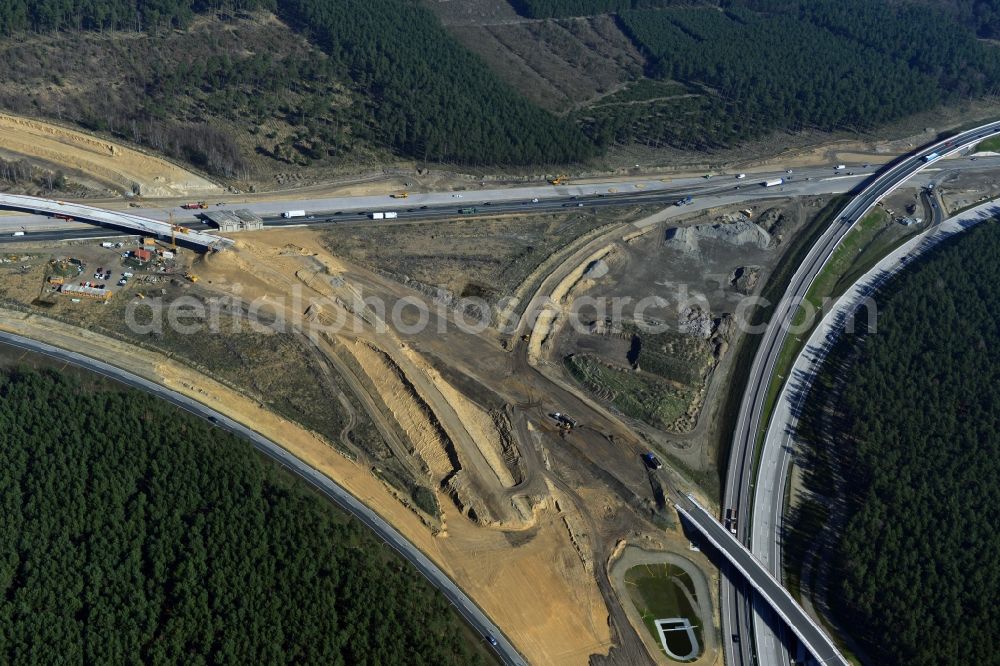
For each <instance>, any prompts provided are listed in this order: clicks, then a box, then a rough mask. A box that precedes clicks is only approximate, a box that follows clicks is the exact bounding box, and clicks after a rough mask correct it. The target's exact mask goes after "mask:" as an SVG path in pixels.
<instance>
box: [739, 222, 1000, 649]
mask: <svg viewBox="0 0 1000 666" xmlns="http://www.w3.org/2000/svg"><path fill="white" fill-rule="evenodd" d="M996 211H997V204H996V202H988V203H985V204H982V205H980V206H977V207H976V208H974V209H971V210H969V211H966V212H964V213H962V214H960V215H957V216H955V217H952V218H949V219H948V220H947V221H945V222H943V223H941V224H935V225H933V226H930V227H929V228H928V229H927V230H926V231H924V232H923V233H921V234H919V235H918V236H916V237H914V238H912V239H910V240H909V241H907V242H906V243H904V244H903V245H901V246H900V247H898V248H896V249H895V250H893V251H892V252H891V253H889V254H888V255H886V256H885V257H883V258H882V259H881V260H880V261H879V262H878V263H877V264H876V265H875V266H873V267H872V268H871V269H869V270H868V271H867V272H866V273H865V274H864V275H862V276H861V277H860V278H858V280H856V281H855V282H854V284H853V285H851V286H850V287H849V288H848V289H847V290H846V291H845V292H844V294H843V295H842V296H841V297H840V298H839V299H838V300H837V301H836V303H834V305H833V307H832V308H831V309H830V310H829V311H828V312H827V313H826V314H825V315H824V317H823V320H822V321H821V322H820V324H819V325H818V326H817V327H816V329H815V330H814V331H813V332H812V334H811V335H810V337H809V340H808V341H807V342H806V345H805V346H804V347H803V349H802V352H801V353H800V354H799V356H798V357H797V358H796V360H795V363H794V365H793V368H792V374H793V375H794V376H796V377H797V380H796V384H795V385H794V386H792V385H791V384H786V385H785V386H784V388H783V390H782V392H781V395H780V396H779V398H778V401H777V403H776V405H775V408H774V415H773V417H772V418H771V421H770V423H769V424H768V429H767V434H766V437H765V440H764V446H763V449H762V451H761V467H760V474H762V475H765V474H766V475H770V476H771V477H772V481H771V482H770V483H764V482H759V483H758V484H757V491H756V496H755V499H754V504H755V506H757V507H760V508H761V509H762V511H761V512H762V513H763V514H766V517H765V518H763V519H762V520H759V521H758V520H754V523H753V531H754V535H753V536H754V538H753V540H754V543H759V544H766V547H765V548H764V549H763V550H762V552H761V554H760V556H759V557H760V559H761V561H762V562H763V563H764V564H765V566H767V563H768V562H771V563H773V565H774V566H773V567H770V568H772V570H773V571H780V570H781V555H782V549H781V530H780V527H781V520H782V510H783V508H784V489H785V486H786V484H787V476H788V473H789V470H790V467H791V463H792V461H793V457H794V455H795V445H796V440H795V437H794V435H793V433H794V432H795V428H796V425H797V423H798V419H797V418H796V417H795V414H798V413H800V409H801V406H802V402H803V401H804V400H805V399H806V398H807V397H808V389H809V387H810V386H811V385H812V382H813V381H814V379H815V376H816V374H817V373H818V372H819V370H820V367H821V366H822V363H823V361H824V360H825V358H826V356H827V353H828V352H829V350H830V348H831V347H832V345H833V344H834V343H835V342H836V339H837V338H838V337H839V336H840V333H841V328H842V326H843V319H842V318H843V317H844V316H845V315H846V314H848V313H854V312H860V309H861V307H862V305H863V304H864V302H865V300H866V299H867V298H868V296H869V294H870V293H871V292H872V290H873V289H875V288H877V287H878V286H879V285H881V284H883V283H884V282H885V281H886V278H887V276H894V275H896V274H897V273H898V272H900V271H902V270H903V269H904V268H905V267H906V266H907V265H909V263H910V262H911V261H912V260H913V258H915V257H916V256H918V255H920V254H923V253H924V252H927V251H928V250H930V249H931V248H933V247H935V246H936V245H937V244H938V243H940V242H941V241H942V240H944V239H946V238H949V237H951V236H953V235H955V234H958V233H961V232H963V231H965V230H967V229H970V228H972V226H974V225H975V224H978V223H980V222H982V221H983V220H984V219H988V217H989V216H990V215H995V214H996ZM785 663H788V662H787V660H786V661H785Z"/></svg>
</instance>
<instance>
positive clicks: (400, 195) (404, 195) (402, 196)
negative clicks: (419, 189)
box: [389, 192, 410, 199]
mask: <svg viewBox="0 0 1000 666" xmlns="http://www.w3.org/2000/svg"><path fill="white" fill-rule="evenodd" d="M389 196H390V197H392V198H393V199H407V198H409V196H410V193H409V192H399V193H397V194H390V195H389Z"/></svg>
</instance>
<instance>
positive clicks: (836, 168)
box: [833, 164, 847, 171]
mask: <svg viewBox="0 0 1000 666" xmlns="http://www.w3.org/2000/svg"><path fill="white" fill-rule="evenodd" d="M846 168H847V165H846V164H838V165H837V166H835V167H833V170H834V171H843V170H844V169H846Z"/></svg>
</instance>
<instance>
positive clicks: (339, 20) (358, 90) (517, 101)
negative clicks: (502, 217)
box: [0, 0, 596, 176]
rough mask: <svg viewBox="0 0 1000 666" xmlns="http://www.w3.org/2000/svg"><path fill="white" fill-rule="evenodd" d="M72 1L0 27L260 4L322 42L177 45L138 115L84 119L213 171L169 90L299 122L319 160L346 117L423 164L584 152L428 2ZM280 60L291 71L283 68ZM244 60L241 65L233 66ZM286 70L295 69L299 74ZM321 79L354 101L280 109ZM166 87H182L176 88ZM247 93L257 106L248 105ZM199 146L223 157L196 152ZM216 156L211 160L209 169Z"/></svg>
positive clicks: (102, 25)
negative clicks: (178, 119) (274, 51)
mask: <svg viewBox="0 0 1000 666" xmlns="http://www.w3.org/2000/svg"><path fill="white" fill-rule="evenodd" d="M79 4H80V3H73V2H67V1H65V0H43V1H42V2H37V3H35V2H28V1H27V0H11V2H0V32H3V33H7V34H10V33H12V32H16V31H23V30H35V31H39V32H45V31H54V30H79V29H82V30H98V29H106V28H117V29H124V30H136V31H140V30H142V31H154V32H155V31H156V30H157V29H158V28H162V27H166V26H173V27H182V26H184V25H186V24H187V23H188V22H189V21H190V20H191V18H192V17H193V16H194V15H195V13H197V12H205V11H213V10H216V9H218V8H219V7H225V8H226V9H227V10H228V11H236V10H240V11H243V10H251V9H261V8H263V9H273V10H275V11H276V12H277V15H278V16H279V17H280V18H281V19H283V20H284V21H285V22H287V23H288V24H289V25H291V26H292V27H294V28H295V29H296V30H299V31H300V32H301V33H303V34H305V35H306V36H308V37H309V38H310V39H312V41H313V42H314V43H316V44H318V45H319V46H320V47H321V48H322V49H324V51H325V52H326V53H327V54H328V56H329V58H328V60H327V61H326V62H324V63H321V64H319V65H318V66H315V67H310V66H309V64H308V63H301V62H292V63H289V62H286V61H283V60H281V59H278V58H272V59H267V58H265V57H264V56H263V55H261V56H259V57H257V56H251V57H247V56H246V55H245V53H244V52H242V51H241V52H235V53H232V54H227V56H226V57H224V58H220V59H216V60H215V61H209V62H203V61H201V59H200V58H199V54H197V53H188V54H177V56H176V57H177V61H179V62H178V63H177V64H178V67H177V69H176V70H175V71H172V72H171V71H162V72H160V75H159V76H157V77H156V79H154V80H152V81H149V82H148V88H149V90H148V92H149V94H150V95H151V96H153V100H152V101H153V103H152V104H151V105H150V107H151V108H150V109H149V110H148V111H147V110H145V109H142V110H135V111H134V112H132V113H131V114H125V115H124V117H123V116H122V114H120V113H114V112H112V113H110V114H109V113H101V114H96V117H95V118H93V119H92V120H91V122H90V123H89V125H90V126H91V127H92V128H94V129H108V128H109V126H110V125H112V124H114V125H116V126H128V127H129V128H138V130H137V131H132V132H131V133H132V134H136V135H137V136H138V137H139V138H140V139H141V140H143V142H144V143H157V144H161V145H162V146H165V147H166V148H165V150H166V152H168V154H173V155H176V156H179V157H183V158H184V159H187V160H188V161H192V162H194V163H195V164H196V165H198V166H201V167H203V168H206V169H208V170H210V171H215V172H219V171H221V172H222V173H220V174H219V175H224V176H235V175H237V172H238V171H239V170H240V168H241V165H240V164H239V163H238V160H237V159H235V157H236V156H234V155H232V154H231V152H232V150H233V147H232V146H231V145H230V144H227V142H225V141H224V140H222V138H221V137H217V136H212V135H208V136H195V137H193V138H192V139H191V140H186V141H185V140H184V137H183V136H181V134H188V133H192V132H193V133H198V132H200V133H201V134H202V135H205V134H206V132H207V131H208V128H202V129H195V126H194V124H182V125H178V124H175V125H173V126H169V125H166V124H164V123H163V122H162V117H160V116H162V112H163V111H164V110H165V109H166V108H168V107H169V106H170V105H172V104H174V103H175V100H176V99H177V98H176V97H172V96H171V95H170V93H173V92H177V91H178V90H181V92H182V93H183V95H190V96H194V97H197V98H201V97H202V96H203V95H204V93H206V92H209V91H222V94H215V95H214V100H215V103H216V106H217V108H216V109H214V110H216V111H225V110H226V109H234V108H235V109H242V108H245V107H249V108H251V109H253V110H254V112H255V113H254V114H253V115H255V116H257V117H256V120H258V121H260V120H261V119H262V117H263V118H264V119H266V117H267V115H271V116H274V115H280V116H282V117H289V116H290V117H293V118H294V117H298V118H299V120H298V121H297V122H298V124H299V125H300V126H303V129H306V128H307V126H308V130H309V132H308V133H306V132H303V134H305V140H304V142H303V143H302V152H303V153H305V154H306V156H307V157H309V158H310V159H320V158H322V157H325V156H326V155H327V149H328V147H329V148H332V149H334V152H336V150H335V149H337V148H339V147H340V145H339V144H340V143H341V141H342V135H343V128H344V127H345V126H347V127H350V134H351V136H352V137H356V138H361V139H366V140H369V141H371V142H372V143H374V144H376V145H380V146H385V147H388V148H390V149H391V150H393V151H394V152H396V153H397V154H399V155H404V156H408V157H412V158H416V159H420V160H426V161H433V162H458V163H462V164H470V165H476V164H496V165H502V166H518V165H523V164H564V163H570V162H576V161H579V160H582V159H585V158H587V157H589V156H591V155H593V154H595V153H596V149H595V146H594V145H593V144H592V143H591V142H590V141H589V140H588V139H587V137H586V136H585V135H584V134H583V133H582V132H581V131H580V130H579V128H578V127H576V126H575V125H574V124H572V123H567V122H565V121H562V120H560V119H557V118H555V117H554V116H552V115H551V114H549V113H548V112H546V111H544V110H542V109H540V108H538V107H536V106H534V105H532V104H531V103H529V102H528V101H527V100H525V99H524V98H523V97H521V96H520V95H519V94H518V93H516V92H515V91H514V90H513V89H512V88H510V87H509V86H508V85H506V84H505V83H503V82H502V81H500V80H499V78H497V77H496V76H495V75H494V74H493V72H492V71H491V70H490V69H489V68H488V67H487V66H486V64H485V63H483V62H482V61H481V60H480V59H479V58H478V57H476V56H474V55H473V54H472V53H470V52H469V51H467V50H466V49H464V48H463V47H461V46H460V45H459V44H458V42H456V41H455V40H454V39H453V38H452V37H451V35H450V34H449V33H447V32H446V31H445V30H444V28H443V27H442V26H441V25H440V22H439V21H438V19H437V18H436V17H435V16H434V15H433V14H432V13H431V12H430V11H429V10H427V9H426V8H424V7H422V6H421V5H419V4H418V3H415V2H412V1H410V0H378V1H377V2H370V1H369V0H338V1H337V2H328V1H327V0H282V1H281V2H275V1H274V0H259V1H255V0H248V1H245V2H233V1H232V0H230V1H225V0H212V1H205V0H156V1H155V2H154V1H151V0H145V1H142V0H89V1H88V2H85V3H83V6H82V7H80V6H79ZM191 60H193V61H194V62H193V63H192V62H190V61H191ZM248 60H249V61H250V62H247V61H248ZM289 64H291V65H292V66H293V67H294V70H292V71H288V70H287V69H286V67H285V65H289ZM244 65H249V66H250V67H251V71H250V72H247V71H244V67H243V66H244ZM262 66H264V68H263V69H262ZM161 69H162V68H161ZM296 70H302V71H301V75H302V76H301V77H299V74H300V72H299V71H296ZM199 75H201V76H199ZM248 79H250V80H248ZM332 80H336V81H339V82H343V83H345V84H346V85H347V86H348V87H349V88H350V89H351V90H352V92H354V93H355V94H356V95H357V96H358V98H359V99H361V100H363V103H359V104H357V105H355V106H354V107H352V108H351V109H349V110H348V111H345V112H343V113H341V114H340V117H338V118H337V119H335V120H333V121H331V122H318V123H312V124H310V123H307V121H306V118H307V117H314V116H316V115H319V116H320V118H322V117H323V116H324V115H326V114H325V111H326V110H327V109H329V107H330V106H331V105H333V104H335V99H334V96H332V95H330V94H326V95H323V94H313V95H309V99H308V100H306V103H305V104H304V105H303V106H301V107H299V108H289V106H288V104H287V102H285V100H284V99H283V96H282V95H281V94H276V93H280V91H281V90H282V89H283V88H285V87H293V88H303V87H305V88H312V87H318V88H320V89H322V88H324V87H328V85H329V82H330V81H332ZM310 82H316V83H317V84H318V85H313V84H311V83H310ZM251 83H252V84H255V85H249V84H251ZM178 84H184V85H185V86H186V88H183V89H179V88H178V87H177V86H178ZM302 84H305V85H302ZM261 95H263V100H262V102H257V101H256V100H257V99H258V98H259V96H261ZM233 102H235V103H236V104H233ZM210 110H213V109H210ZM264 114H266V115H264ZM108 116H110V118H109V117H108ZM143 128H148V129H143ZM171 134H172V135H173V136H170V135H171ZM129 138H132V137H129ZM181 144H184V145H181ZM199 145H209V146H212V147H213V149H214V150H216V151H229V153H230V154H226V153H225V152H223V154H221V155H217V156H213V155H210V154H200V152H201V151H198V149H197V146H199ZM158 147H159V146H158ZM161 149H164V148H161ZM213 157H216V159H212V158H213ZM277 157H279V158H280V157H282V156H281V155H278V156H277ZM216 164H219V165H225V166H224V167H223V168H214V169H213V168H211V167H213V166H214V165H216Z"/></svg>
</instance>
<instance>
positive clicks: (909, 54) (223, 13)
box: [0, 0, 1000, 180]
mask: <svg viewBox="0 0 1000 666" xmlns="http://www.w3.org/2000/svg"><path fill="white" fill-rule="evenodd" d="M511 1H512V3H513V5H514V6H515V8H516V9H517V10H518V11H519V12H520V13H521V14H523V15H525V16H528V17H534V18H544V17H552V16H579V15H587V14H594V13H614V14H615V15H616V17H615V21H616V23H617V25H618V26H619V27H620V28H621V29H622V30H623V32H624V33H625V34H626V35H627V36H628V38H629V39H630V40H631V41H633V42H634V43H635V45H636V46H637V47H638V48H639V50H640V51H641V53H642V54H643V55H644V56H645V59H646V72H645V73H646V77H645V78H642V79H640V80H639V81H635V82H630V83H628V84H627V85H624V86H623V87H622V89H621V90H619V91H617V92H614V93H613V94H611V95H608V96H606V97H603V98H600V99H598V100H596V101H595V102H594V103H593V104H592V105H589V106H587V105H584V106H583V107H582V108H578V109H576V110H574V111H572V112H570V113H568V114H567V115H565V116H558V117H557V116H555V115H553V114H552V113H549V112H548V111H546V110H543V109H541V108H539V107H538V106H536V105H534V104H532V103H530V102H529V101H528V100H527V99H525V98H524V97H523V96H522V95H521V94H520V93H518V92H517V91H516V90H514V89H513V88H512V87H511V86H509V85H508V84H506V83H504V82H503V81H502V80H501V78H500V76H499V75H498V74H497V73H496V72H494V71H492V70H491V69H490V67H489V66H488V65H487V64H486V62H484V61H483V60H482V59H481V58H480V57H479V56H477V55H474V54H473V53H471V52H470V51H468V50H467V49H465V48H464V47H462V46H461V45H460V44H459V43H458V41H456V39H455V38H453V36H452V35H451V33H450V32H448V31H447V30H446V29H445V27H444V26H443V25H442V24H441V21H440V20H439V19H438V18H437V16H436V15H434V14H433V13H432V12H431V11H430V10H429V9H428V8H427V7H426V6H425V5H424V4H423V3H421V2H419V1H418V0H338V1H337V2H330V1H329V0H84V1H82V2H72V1H70V0H37V1H34V2H33V1H29V0H0V34H5V35H10V37H8V38H7V41H6V45H7V47H8V48H7V53H6V54H5V56H6V60H7V61H8V67H7V68H6V69H5V76H4V77H3V78H0V107H3V108H6V109H8V110H11V111H14V112H20V113H26V114H29V115H43V116H46V117H52V118H55V119H57V120H60V121H63V120H69V121H71V122H74V123H77V124H80V125H82V126H84V127H86V128H88V129H91V130H97V131H103V132H109V133H111V134H113V135H116V136H118V137H120V138H124V139H127V140H129V141H133V142H136V143H140V144H143V145H146V146H149V147H151V148H153V149H155V150H158V151H161V152H163V153H165V154H167V155H169V156H172V157H174V158H177V159H181V160H183V161H186V162H189V163H191V164H194V165H195V166H197V167H199V168H201V169H203V170H204V171H206V172H208V173H210V174H214V175H217V176H221V177H224V178H232V179H242V180H252V179H253V177H254V175H255V174H254V173H253V169H254V168H260V165H261V158H267V159H268V160H270V162H268V165H269V168H274V169H276V170H277V169H281V170H283V169H284V168H285V165H292V166H295V167H308V166H313V165H316V166H334V167H343V166H345V165H351V166H352V167H353V168H355V169H356V168H357V167H358V165H359V164H370V163H383V162H385V161H388V160H392V159H394V158H402V159H410V160H419V161H422V162H431V163H445V164H459V165H464V166H467V167H475V166H484V167H485V166H494V167H501V168H518V167H525V166H532V167H534V166H545V165H556V164H573V163H581V162H586V161H587V160H588V159H590V158H592V157H595V156H598V155H601V154H603V153H604V152H606V151H607V150H608V148H610V147H613V146H627V145H635V144H641V145H645V146H648V147H651V148H658V147H667V146H669V147H673V148H680V149H686V150H697V151H705V150H713V149H718V148H726V147H731V146H734V145H738V144H739V143H741V142H745V141H747V140H751V139H755V138H759V137H761V136H764V135H766V134H768V133H770V132H774V131H791V132H795V131H800V130H821V131H849V132H867V131H871V130H872V129H874V128H876V127H878V126H880V125H883V124H885V123H889V122H892V121H894V120H898V119H900V118H903V117H906V116H909V115H912V114H914V113H917V112H920V111H925V110H928V109H931V108H934V107H936V106H938V105H940V104H942V103H955V102H959V101H962V100H966V99H971V98H976V97H981V96H986V95H990V94H995V93H996V92H997V91H998V90H1000V87H998V84H1000V55H998V53H1000V51H998V49H997V47H996V46H995V45H993V44H990V43H986V42H983V41H981V40H977V36H979V37H995V36H998V35H1000V0H944V1H942V2H931V0H909V1H902V0H901V1H898V2H891V3H879V2H871V1H870V0H705V1H704V2H679V1H678V0H511ZM257 10H262V11H265V12H274V13H275V15H276V16H277V17H278V18H279V19H280V20H281V21H282V22H283V24H284V25H287V26H290V27H291V28H292V29H293V30H294V31H296V33H297V35H288V37H296V36H300V39H299V40H298V41H299V42H300V43H301V42H303V39H302V38H307V39H308V40H309V44H311V45H312V46H309V48H308V49H303V48H298V49H296V48H293V46H294V45H293V44H292V43H291V42H292V41H293V40H291V39H288V38H287V37H286V38H284V39H275V40H273V41H270V42H268V41H265V42H264V43H256V45H255V48H253V49H247V48H245V47H244V46H245V45H239V46H233V45H232V44H230V45H229V46H228V47H227V48H222V46H220V45H216V44H213V43H203V44H200V45H199V46H198V47H197V48H181V49H175V50H171V49H169V48H165V45H167V44H173V45H177V44H178V43H179V42H181V41H183V40H182V35H180V34H179V33H180V31H181V30H184V29H187V30H188V31H191V30H194V29H195V28H199V29H201V28H204V26H205V24H206V21H195V20H194V19H195V18H196V17H198V16H199V15H201V16H206V15H209V14H210V15H213V16H214V17H215V19H216V20H217V22H218V24H219V29H218V31H217V32H218V33H224V34H223V35H222V36H220V37H223V38H225V37H224V36H225V35H228V37H229V38H231V37H232V34H231V33H232V31H231V30H230V31H227V30H226V29H225V27H224V26H223V24H225V23H227V22H228V25H230V26H231V25H233V23H234V22H235V19H234V17H239V18H241V20H244V21H245V22H246V23H247V24H248V25H251V24H252V25H256V26H257V28H258V29H259V31H258V33H259V34H262V35H263V34H264V33H263V32H261V31H263V30H264V28H263V27H262V26H263V25H264V23H266V21H257V22H256V24H255V23H254V21H255V19H254V15H253V14H252V13H248V12H253V11H257ZM272 27H273V26H272ZM283 29H285V30H286V32H287V28H283ZM88 31H89V33H100V34H103V33H104V32H105V31H119V32H118V33H116V34H120V35H129V36H130V38H129V39H127V40H120V41H119V42H117V43H119V44H130V45H131V46H125V47H121V48H117V47H116V48H115V49H111V48H110V47H108V50H109V51H110V52H105V53H101V54H96V55H95V56H94V58H95V60H94V62H95V64H97V66H100V64H99V62H100V61H99V58H102V57H103V58H106V59H107V60H106V61H105V62H107V63H108V64H109V65H111V66H121V65H122V64H123V63H125V64H130V67H129V68H128V69H127V70H126V71H125V72H123V73H122V75H121V76H118V77H116V78H113V79H111V81H110V83H109V84H107V85H102V86H101V87H100V88H97V90H100V91H101V94H100V95H95V94H94V93H93V90H85V91H83V92H81V89H80V88H79V86H78V85H76V86H75V85H74V82H73V81H72V80H68V79H67V80H64V79H63V78H62V76H61V74H60V73H59V72H60V71H62V70H65V69H72V67H71V66H70V65H71V64H72V63H69V64H67V62H66V60H67V59H65V58H64V53H65V50H62V49H58V48H54V47H53V46H52V44H49V50H48V51H45V52H44V53H42V54H41V56H42V57H36V54H37V53H38V51H39V50H44V49H42V46H40V44H45V43H47V42H44V40H41V41H39V40H35V41H33V42H29V40H24V39H23V36H24V35H25V34H27V33H30V32H35V33H39V34H41V35H51V34H55V35H58V34H59V33H60V32H61V33H63V34H64V35H68V34H69V33H72V34H73V35H78V34H81V33H87V32H88ZM136 32H138V33H145V35H146V39H145V40H137V39H131V33H136ZM929 36H932V37H929ZM63 39H64V41H65V43H66V50H69V49H70V48H71V46H73V45H76V44H77V43H78V42H74V41H73V39H72V38H71V37H69V36H66V37H64V38H63ZM194 39H195V38H194V37H191V38H190V39H189V41H193V40H194ZM22 40H23V41H22ZM111 43H112V42H111V41H109V42H106V43H103V45H104V46H105V47H107V45H108V44H111ZM14 44H16V48H15V47H14V46H12V45H14ZM2 47H3V44H0V48H2ZM129 49H131V51H130V50H129ZM320 49H321V50H322V53H320ZM303 51H305V52H303ZM75 53H76V52H75V51H74V54H75ZM151 56H152V57H151ZM69 60H71V61H73V62H76V59H75V58H74V59H69ZM81 62H83V61H82V60H81ZM87 62H90V61H87ZM50 70H51V71H50ZM25 73H30V76H28V77H25V76H24V74H25ZM77 74H78V75H79V74H80V73H77ZM657 85H660V86H673V87H676V88H678V89H679V91H678V92H676V93H671V94H669V95H660V94H656V93H655V92H654V90H655V89H656V87H657ZM5 86H6V87H9V88H10V90H3V89H2V88H4V87H5ZM43 90H44V91H45V92H42V91H43ZM84 92H85V93H86V94H84ZM57 95H63V96H64V97H62V98H57V97H56V96H57ZM217 120H221V121H224V122H216V121H217ZM254 165H257V166H256V167H255V166H254ZM263 170H266V169H263Z"/></svg>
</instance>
